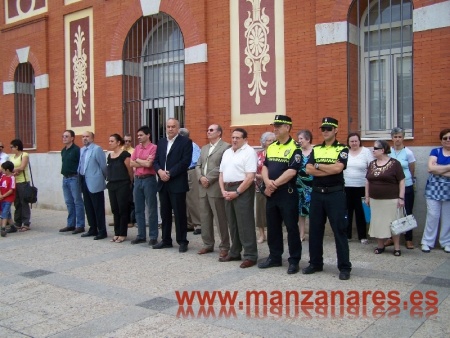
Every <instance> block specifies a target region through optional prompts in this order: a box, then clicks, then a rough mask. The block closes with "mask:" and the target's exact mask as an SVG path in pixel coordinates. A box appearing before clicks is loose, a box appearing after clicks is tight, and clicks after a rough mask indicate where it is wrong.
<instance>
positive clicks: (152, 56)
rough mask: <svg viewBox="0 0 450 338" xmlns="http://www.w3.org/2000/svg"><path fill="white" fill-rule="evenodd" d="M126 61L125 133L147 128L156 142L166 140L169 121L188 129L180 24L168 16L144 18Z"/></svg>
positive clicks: (127, 47)
mask: <svg viewBox="0 0 450 338" xmlns="http://www.w3.org/2000/svg"><path fill="white" fill-rule="evenodd" d="M123 61H124V70H125V74H124V77H123V79H124V81H123V93H124V132H130V133H132V134H134V133H135V132H136V130H137V129H138V128H139V127H140V126H141V125H143V124H146V125H148V126H149V127H150V128H151V130H152V139H153V142H156V141H157V140H158V139H159V138H161V137H164V136H165V121H166V120H167V119H168V118H170V117H175V118H176V119H178V120H179V121H180V124H181V126H184V42H183V36H182V34H181V31H180V28H179V26H178V24H177V23H176V22H175V21H174V20H173V19H172V18H171V17H170V16H169V15H167V14H164V13H159V14H156V15H152V16H149V17H145V18H141V19H140V20H139V21H138V22H137V23H136V24H135V25H134V26H133V27H132V28H131V30H130V32H129V33H128V36H127V39H126V41H125V45H124V52H123Z"/></svg>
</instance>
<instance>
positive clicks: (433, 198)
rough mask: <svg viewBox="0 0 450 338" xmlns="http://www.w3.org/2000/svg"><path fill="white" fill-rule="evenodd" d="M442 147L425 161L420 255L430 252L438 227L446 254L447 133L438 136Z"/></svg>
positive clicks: (449, 233) (449, 212)
mask: <svg viewBox="0 0 450 338" xmlns="http://www.w3.org/2000/svg"><path fill="white" fill-rule="evenodd" d="M439 139H440V140H441V144H442V147H439V148H435V149H433V150H431V153H430V157H429V159H428V172H429V173H430V176H429V177H428V180H427V185H426V187H425V198H426V200H427V219H426V223H425V229H424V232H423V237H422V251H423V252H430V250H431V249H432V248H433V247H434V243H435V242H436V237H437V234H438V229H439V222H440V223H441V231H440V235H439V243H440V245H441V247H442V248H444V251H445V252H446V253H450V129H448V128H447V129H443V130H442V131H441V132H440V133H439Z"/></svg>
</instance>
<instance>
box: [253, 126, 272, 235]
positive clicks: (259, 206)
mask: <svg viewBox="0 0 450 338" xmlns="http://www.w3.org/2000/svg"><path fill="white" fill-rule="evenodd" d="M259 141H260V142H261V147H262V150H260V151H258V152H257V153H256V155H257V156H258V166H257V167H256V178H255V204H256V214H255V221H256V226H257V228H258V231H259V238H258V243H260V244H261V243H263V242H264V241H265V240H266V235H265V233H264V228H266V227H267V222H266V196H264V194H263V193H262V192H261V191H260V187H261V185H262V183H263V179H262V176H261V170H262V167H263V166H264V161H265V160H266V151H267V148H268V147H269V146H270V145H271V144H272V143H273V141H275V134H274V133H272V132H271V131H267V132H265V133H264V134H262V135H261V138H260V140H259Z"/></svg>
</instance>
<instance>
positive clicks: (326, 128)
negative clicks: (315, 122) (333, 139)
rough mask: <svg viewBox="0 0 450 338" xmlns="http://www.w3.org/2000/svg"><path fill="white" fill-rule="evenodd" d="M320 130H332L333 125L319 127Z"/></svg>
mask: <svg viewBox="0 0 450 338" xmlns="http://www.w3.org/2000/svg"><path fill="white" fill-rule="evenodd" d="M320 130H322V131H332V130H333V127H320Z"/></svg>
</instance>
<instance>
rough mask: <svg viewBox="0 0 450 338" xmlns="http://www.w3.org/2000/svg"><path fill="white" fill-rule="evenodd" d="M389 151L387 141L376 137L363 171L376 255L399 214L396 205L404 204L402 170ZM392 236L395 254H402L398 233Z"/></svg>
mask: <svg viewBox="0 0 450 338" xmlns="http://www.w3.org/2000/svg"><path fill="white" fill-rule="evenodd" d="M390 152H391V148H390V147H389V144H388V143H387V142H386V141H384V140H377V141H375V143H374V147H373V156H374V157H375V160H373V161H372V162H370V165H369V168H368V169H367V174H366V189H365V191H366V194H365V195H366V196H365V202H366V204H367V205H370V208H371V214H372V218H371V221H370V229H369V236H371V237H375V238H376V239H377V247H376V248H375V250H374V253H375V254H377V255H379V254H381V253H383V252H384V242H385V240H386V239H387V238H389V237H391V235H392V234H391V228H390V224H391V222H392V221H395V220H396V219H397V218H398V209H399V208H401V209H403V208H404V206H405V174H404V173H403V169H402V166H401V164H400V162H399V161H397V160H396V159H394V158H391V157H389V153H390ZM392 240H393V241H394V256H401V254H402V253H401V251H400V235H392Z"/></svg>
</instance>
